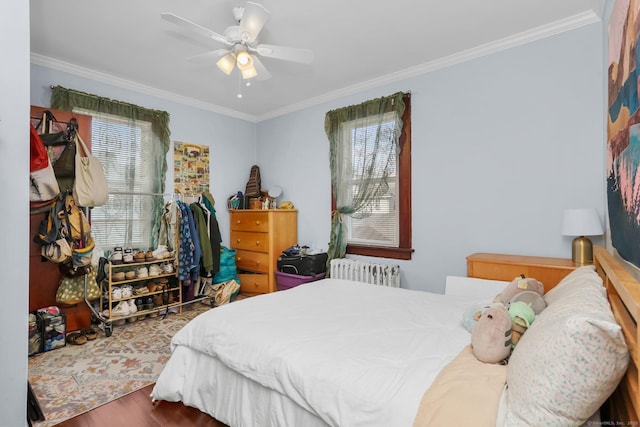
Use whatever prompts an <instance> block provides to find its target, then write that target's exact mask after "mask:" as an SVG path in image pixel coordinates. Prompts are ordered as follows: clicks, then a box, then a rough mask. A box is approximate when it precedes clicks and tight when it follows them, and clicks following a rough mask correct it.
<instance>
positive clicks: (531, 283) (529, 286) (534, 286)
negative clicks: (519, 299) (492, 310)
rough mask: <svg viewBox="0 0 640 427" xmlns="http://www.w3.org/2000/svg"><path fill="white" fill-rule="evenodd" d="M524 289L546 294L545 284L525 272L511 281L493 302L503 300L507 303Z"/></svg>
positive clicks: (502, 301) (541, 294)
mask: <svg viewBox="0 0 640 427" xmlns="http://www.w3.org/2000/svg"><path fill="white" fill-rule="evenodd" d="M524 291H533V292H536V293H537V294H538V295H540V296H543V295H544V286H543V285H542V283H540V282H539V281H537V280H536V279H531V278H526V277H524V274H521V275H520V277H516V278H515V279H513V280H512V281H511V283H509V284H508V285H507V286H506V287H505V288H504V290H503V291H502V292H501V293H500V294H498V295H497V296H496V298H495V299H494V300H493V302H501V303H503V304H507V303H508V302H509V301H511V299H512V298H513V297H515V296H516V295H517V294H519V293H521V292H524Z"/></svg>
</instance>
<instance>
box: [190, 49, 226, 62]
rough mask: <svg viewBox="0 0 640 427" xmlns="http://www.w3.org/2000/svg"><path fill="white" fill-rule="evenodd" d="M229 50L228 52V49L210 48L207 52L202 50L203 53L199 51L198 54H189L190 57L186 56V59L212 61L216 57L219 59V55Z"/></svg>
mask: <svg viewBox="0 0 640 427" xmlns="http://www.w3.org/2000/svg"><path fill="white" fill-rule="evenodd" d="M229 52H230V50H229V49H216V50H210V51H208V52H204V53H200V54H198V55H193V56H190V57H188V58H187V61H189V62H201V61H203V60H207V59H213V60H214V61H217V60H218V59H220V58H221V57H223V56H224V55H226V54H227V53H229Z"/></svg>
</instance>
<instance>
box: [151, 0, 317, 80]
mask: <svg viewBox="0 0 640 427" xmlns="http://www.w3.org/2000/svg"><path fill="white" fill-rule="evenodd" d="M232 14H233V17H234V18H235V20H236V22H237V24H238V25H234V26H231V27H228V28H227V29H226V30H224V33H222V34H219V33H216V32H215V31H212V30H210V29H208V28H205V27H203V26H201V25H198V24H196V23H194V22H191V21H188V20H186V19H184V18H181V17H180V16H177V15H174V14H173V13H162V14H161V17H162V18H163V19H165V20H166V21H169V22H171V23H174V24H176V25H178V26H180V27H183V28H186V29H188V30H191V31H194V32H196V33H197V34H200V35H203V36H205V37H207V38H210V39H213V40H216V41H218V42H221V43H224V44H226V45H227V47H226V48H223V49H217V50H214V51H212V52H206V53H204V54H201V55H197V57H200V56H209V55H213V56H215V57H216V58H218V60H217V62H216V65H217V66H218V68H220V70H222V71H223V72H224V73H225V74H227V75H229V74H231V72H232V71H233V70H234V68H235V67H237V68H238V70H239V71H240V74H241V75H242V78H243V79H251V78H254V77H255V78H256V80H266V79H269V78H270V77H271V74H270V73H269V71H267V69H266V68H265V66H264V64H263V63H262V61H260V58H259V57H258V56H263V57H267V58H277V59H282V60H286V61H293V62H299V63H303V64H309V63H311V62H312V61H313V52H312V51H310V50H308V49H299V48H293V47H286V46H276V45H271V44H262V43H260V42H259V40H258V35H259V34H260V31H261V30H262V28H263V27H264V25H265V24H266V23H267V21H268V20H269V18H270V16H271V14H270V13H269V11H268V10H267V9H266V8H265V7H264V6H262V5H260V4H258V3H254V2H251V1H248V2H247V3H246V5H245V6H238V7H234V8H233V9H232Z"/></svg>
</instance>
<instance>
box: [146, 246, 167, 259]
mask: <svg viewBox="0 0 640 427" xmlns="http://www.w3.org/2000/svg"><path fill="white" fill-rule="evenodd" d="M151 253H152V255H153V257H154V259H165V258H169V257H170V256H171V253H170V252H169V250H168V249H167V246H166V245H158V248H157V249H156V250H155V251H152V252H151Z"/></svg>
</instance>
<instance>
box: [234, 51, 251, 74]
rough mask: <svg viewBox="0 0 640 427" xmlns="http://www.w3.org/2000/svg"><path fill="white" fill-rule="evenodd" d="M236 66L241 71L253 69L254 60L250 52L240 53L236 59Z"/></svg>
mask: <svg viewBox="0 0 640 427" xmlns="http://www.w3.org/2000/svg"><path fill="white" fill-rule="evenodd" d="M236 65H237V66H238V68H239V69H240V70H241V71H244V70H248V69H250V68H253V59H252V58H251V55H249V52H247V51H246V50H241V51H239V52H238V53H237V57H236Z"/></svg>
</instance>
